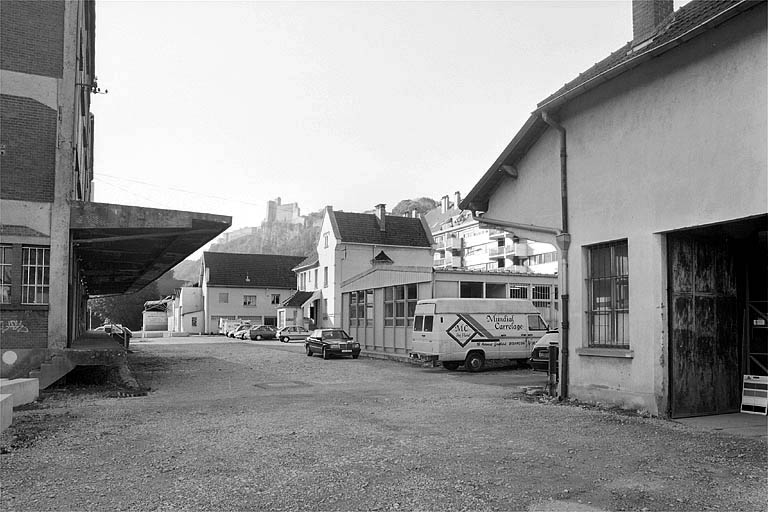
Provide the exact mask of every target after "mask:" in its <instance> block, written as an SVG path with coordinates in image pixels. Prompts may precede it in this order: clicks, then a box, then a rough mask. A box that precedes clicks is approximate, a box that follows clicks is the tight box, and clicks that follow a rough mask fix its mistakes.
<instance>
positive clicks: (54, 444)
mask: <svg viewBox="0 0 768 512" xmlns="http://www.w3.org/2000/svg"><path fill="white" fill-rule="evenodd" d="M132 349H133V351H134V353H133V354H131V356H130V360H131V365H132V367H133V368H134V372H135V374H136V376H137V378H138V379H139V381H140V382H142V383H143V384H144V385H148V386H150V387H151V388H152V391H151V392H150V393H149V394H148V395H147V396H145V397H137V398H108V397H107V392H106V391H105V390H103V389H100V388H82V389H79V390H78V389H75V390H72V389H70V390H68V391H66V392H64V391H56V392H52V393H48V394H46V396H45V397H44V400H43V401H42V402H41V403H40V404H37V405H36V406H35V407H32V408H29V410H25V411H20V412H19V414H18V416H17V418H15V419H14V421H17V423H16V424H15V425H14V427H12V428H11V429H9V430H8V431H6V433H4V434H3V442H2V443H0V445H2V447H3V451H5V452H6V453H4V454H3V455H2V456H1V457H2V458H1V459H0V462H2V495H1V496H0V507H2V510H121V509H122V510H247V509H265V510H441V511H442V510H587V511H588V510H643V509H646V510H705V509H713V510H716V509H720V510H762V509H763V508H764V505H765V503H766V500H767V499H768V495H767V493H766V488H767V486H766V484H767V483H768V482H767V481H766V468H767V467H768V463H767V461H766V445H765V443H764V442H763V441H761V440H754V439H744V438H736V437H731V436H727V435H723V434H719V435H718V434H711V433H706V432H700V431H697V430H693V429H689V428H687V427H685V426H683V425H678V424H675V423H671V422H667V421H664V420H659V419H651V418H640V417H630V416H627V415H623V414H617V413H611V412H605V411H598V410H593V409H585V408H580V407H574V406H565V405H553V404H545V403H538V402H537V401H535V400H534V401H531V400H528V399H526V397H525V395H522V394H521V393H520V390H521V387H522V386H526V385H530V384H537V383H543V379H544V378H543V376H542V375H540V374H535V373H533V372H531V371H529V370H521V369H515V368H513V367H504V368H498V369H494V370H492V371H487V372H482V373H478V374H470V373H466V372H463V371H459V372H448V371H445V370H443V369H441V368H422V367H415V366H412V365H409V364H403V363H396V362H392V361H383V360H369V359H363V358H361V359H358V360H351V359H338V360H328V361H325V360H323V359H321V358H320V357H311V358H310V357H306V356H305V355H304V354H303V349H302V347H301V345H300V344H290V345H285V344H281V343H279V342H233V341H229V340H225V339H224V338H221V337H219V338H206V337H199V338H184V339H162V340H153V341H147V342H134V343H132Z"/></svg>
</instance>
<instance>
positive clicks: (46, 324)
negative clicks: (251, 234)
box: [0, 0, 231, 387]
mask: <svg viewBox="0 0 768 512" xmlns="http://www.w3.org/2000/svg"><path fill="white" fill-rule="evenodd" d="M94 56H95V5H94V2H93V1H90V0H73V1H48V2H26V1H3V3H2V10H1V11H0V69H1V71H2V72H1V73H0V92H1V93H0V167H1V169H2V179H0V313H1V316H2V319H0V322H1V325H2V329H1V330H2V346H0V349H1V350H2V366H1V367H0V372H1V373H0V374H1V375H2V376H3V377H18V376H26V375H27V374H28V373H29V372H30V370H35V369H39V368H41V367H42V366H43V363H46V362H50V361H51V358H52V357H58V358H59V359H69V360H70V363H71V364H65V365H60V367H61V368H68V367H72V366H74V365H77V364H78V359H77V358H78V357H80V356H82V354H83V353H82V351H76V350H75V348H76V345H77V341H78V339H81V338H82V336H83V334H84V333H85V331H86V303H87V299H88V297H89V296H94V295H109V294H120V293H126V292H132V291H137V290H140V289H141V288H143V287H144V286H146V285H147V284H149V283H150V282H152V281H153V280H154V279H156V278H157V277H159V276H161V275H162V274H163V273H165V272H166V271H168V270H169V269H171V268H172V267H173V266H174V265H175V264H177V263H178V262H180V261H181V260H183V259H184V258H185V257H186V256H188V255H189V254H191V253H192V252H194V251H195V250H196V249H197V248H199V247H200V246H201V245H203V244H204V243H206V242H207V241H209V240H210V239H212V238H213V237H214V236H216V235H218V234H219V233H221V232H222V231H224V230H225V229H226V228H227V227H228V226H229V225H230V223H231V218H230V217H225V216H218V215H208V214H198V213H191V212H180V211H171V210H160V209H153V208H139V207H134V206H123V205H115V204H102V203H95V202H93V201H92V199H93V194H92V185H91V184H92V181H93V143H94V136H93V135H94V116H93V115H92V114H91V111H90V103H91V101H90V99H91V95H92V94H93V93H94V92H96V91H97V90H98V86H97V84H96V74H95V60H94ZM49 366H50V365H49ZM60 376H61V375H48V376H47V377H46V378H44V379H42V380H41V383H40V385H41V387H45V385H47V384H50V382H48V381H49V380H50V379H54V380H55V379H56V378H58V377H60Z"/></svg>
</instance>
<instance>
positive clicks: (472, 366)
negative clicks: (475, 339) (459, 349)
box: [464, 352, 485, 372]
mask: <svg viewBox="0 0 768 512" xmlns="http://www.w3.org/2000/svg"><path fill="white" fill-rule="evenodd" d="M483 366H485V356H484V355H483V354H482V353H481V352H472V353H471V354H469V355H468V356H467V360H466V361H464V368H466V369H467V370H469V371H470V372H479V371H480V370H482V369H483Z"/></svg>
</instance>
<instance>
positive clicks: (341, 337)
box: [304, 329, 360, 359]
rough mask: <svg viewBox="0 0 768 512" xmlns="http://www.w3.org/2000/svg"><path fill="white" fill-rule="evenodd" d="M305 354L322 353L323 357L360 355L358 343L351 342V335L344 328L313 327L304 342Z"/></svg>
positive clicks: (356, 356)
mask: <svg viewBox="0 0 768 512" xmlns="http://www.w3.org/2000/svg"><path fill="white" fill-rule="evenodd" d="M304 348H305V349H306V352H307V355H308V356H312V355H313V354H315V353H318V354H322V356H323V359H330V358H331V356H352V359H357V358H358V357H360V344H359V343H353V341H352V337H351V336H350V335H349V334H347V333H346V331H344V329H315V330H314V331H312V333H311V334H310V335H309V336H308V337H307V341H306V342H304Z"/></svg>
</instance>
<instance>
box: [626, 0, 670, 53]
mask: <svg viewBox="0 0 768 512" xmlns="http://www.w3.org/2000/svg"><path fill="white" fill-rule="evenodd" d="M674 10H675V7H674V4H673V1H672V0H632V46H637V45H638V44H640V43H642V42H644V41H647V40H648V39H649V38H650V37H651V36H653V35H654V33H655V32H656V29H657V28H658V26H659V24H660V23H661V22H662V21H664V20H665V19H666V18H667V16H669V15H670V14H672V12H673V11H674Z"/></svg>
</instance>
